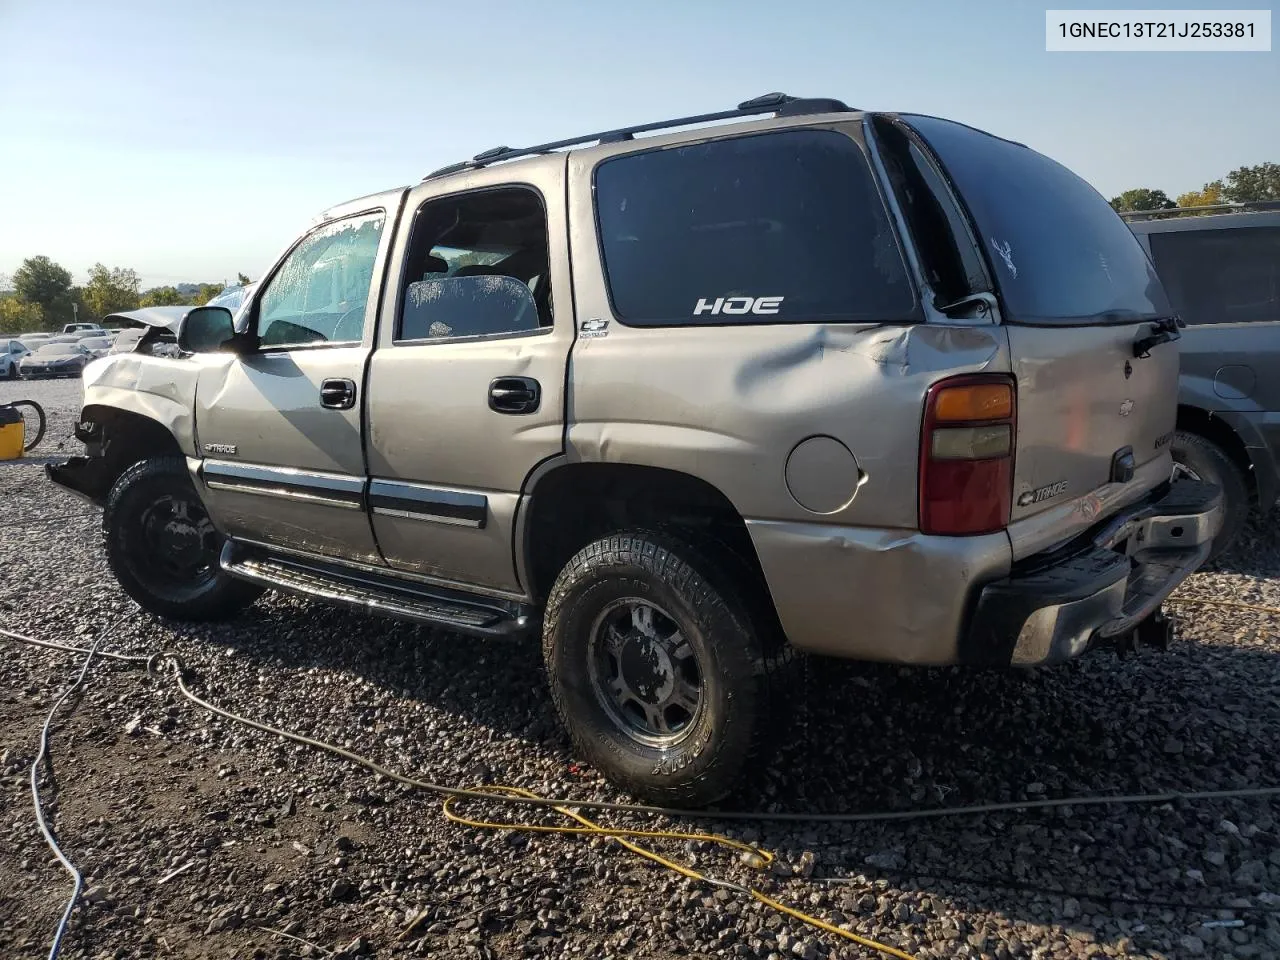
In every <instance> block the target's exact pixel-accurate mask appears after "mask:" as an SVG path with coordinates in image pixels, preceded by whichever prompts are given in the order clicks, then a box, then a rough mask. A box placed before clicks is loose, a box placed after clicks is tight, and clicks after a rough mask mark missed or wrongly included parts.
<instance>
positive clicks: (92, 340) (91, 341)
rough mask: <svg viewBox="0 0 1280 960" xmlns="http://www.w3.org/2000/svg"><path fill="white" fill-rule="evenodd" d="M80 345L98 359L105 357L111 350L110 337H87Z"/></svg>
mask: <svg viewBox="0 0 1280 960" xmlns="http://www.w3.org/2000/svg"><path fill="white" fill-rule="evenodd" d="M80 346H81V347H82V348H84V349H85V350H87V351H89V353H90V354H92V355H93V357H94V358H95V359H96V358H98V357H105V356H106V355H107V354H108V353H109V352H110V351H111V338H110V337H85V338H84V339H83V340H81V341H80Z"/></svg>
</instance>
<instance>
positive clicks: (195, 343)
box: [178, 307, 236, 353]
mask: <svg viewBox="0 0 1280 960" xmlns="http://www.w3.org/2000/svg"><path fill="white" fill-rule="evenodd" d="M235 333H236V331H235V326H234V324H233V323H232V317H231V311H230V310H228V309H227V308H226V307H192V308H191V309H190V310H189V311H188V312H187V315H186V316H185V317H184V318H183V320H182V326H181V327H180V328H179V329H178V347H179V349H181V350H182V351H183V352H185V353H214V352H215V351H217V350H220V349H222V346H223V345H224V344H225V343H227V342H228V341H229V340H231V339H232V338H233V337H234V336H235Z"/></svg>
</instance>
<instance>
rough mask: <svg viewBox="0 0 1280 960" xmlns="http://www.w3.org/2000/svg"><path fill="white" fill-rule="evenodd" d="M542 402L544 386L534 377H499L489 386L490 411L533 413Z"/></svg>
mask: <svg viewBox="0 0 1280 960" xmlns="http://www.w3.org/2000/svg"><path fill="white" fill-rule="evenodd" d="M541 402H542V384H540V383H538V381H537V380H535V379H533V377H498V378H497V379H496V380H494V381H493V382H491V383H490V384H489V409H490V410H493V411H495V412H497V413H533V412H535V411H536V410H537V409H538V405H539V404H540V403H541Z"/></svg>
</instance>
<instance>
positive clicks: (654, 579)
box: [543, 532, 772, 806]
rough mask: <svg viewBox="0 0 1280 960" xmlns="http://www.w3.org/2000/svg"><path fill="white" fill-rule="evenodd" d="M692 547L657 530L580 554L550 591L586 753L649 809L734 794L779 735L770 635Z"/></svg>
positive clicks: (550, 641) (558, 672) (550, 670)
mask: <svg viewBox="0 0 1280 960" xmlns="http://www.w3.org/2000/svg"><path fill="white" fill-rule="evenodd" d="M712 570H713V566H712V565H711V564H710V563H708V561H707V560H706V559H705V558H704V557H703V556H702V555H701V554H700V553H699V551H697V550H696V549H695V548H694V547H693V546H691V545H690V544H688V543H685V542H683V541H681V540H678V539H676V538H674V537H671V536H668V535H665V534H657V533H650V532H633V533H623V534H616V535H613V536H609V537H605V538H603V539H601V540H597V541H596V542H594V543H591V544H589V545H587V546H586V547H584V548H583V549H582V550H580V551H579V552H578V553H577V555H576V556H574V557H573V559H572V560H570V561H569V563H568V564H567V565H566V566H565V568H564V569H563V570H562V571H561V572H560V575H559V577H557V579H556V582H555V584H554V586H553V587H552V589H551V596H550V599H549V600H548V603H547V609H546V617H545V621H544V631H543V656H544V659H545V662H546V668H547V676H548V679H549V681H550V685H551V692H552V697H553V698H554V700H555V703H556V708H557V710H558V711H559V713H560V716H561V718H562V719H563V721H564V723H565V726H566V727H567V728H568V730H569V733H570V735H571V737H572V738H573V741H574V744H575V746H576V747H577V750H578V751H579V752H580V753H581V754H582V755H583V756H584V757H585V758H586V759H587V760H589V761H590V762H591V763H592V764H593V765H594V766H595V767H596V768H597V769H598V770H600V772H601V773H603V774H604V775H605V776H606V777H607V778H608V779H609V780H611V781H612V782H613V783H615V784H617V785H618V786H619V787H621V788H622V789H624V790H626V791H628V792H629V793H632V794H634V795H636V796H638V797H641V798H643V799H645V800H648V801H651V802H656V803H661V804H667V805H674V806H703V805H705V804H709V803H713V802H715V801H716V800H719V799H721V798H722V797H724V796H725V795H726V794H728V793H729V792H731V791H732V790H733V789H734V788H735V787H736V786H737V785H738V783H739V781H740V780H741V778H742V776H743V774H744V773H745V772H746V771H747V769H748V768H749V767H750V766H751V764H752V763H755V762H758V761H759V760H760V759H761V755H762V753H763V745H764V743H765V742H766V739H767V735H768V734H769V732H770V730H769V728H770V726H771V717H772V711H771V710H770V704H769V701H770V690H769V677H768V675H767V659H766V657H765V656H763V651H762V642H761V636H760V633H759V631H758V628H757V625H756V624H755V623H754V622H753V618H752V617H751V616H750V615H749V613H748V612H747V607H746V606H745V605H744V604H743V603H742V602H741V600H740V599H739V598H738V597H737V596H736V594H735V592H734V590H733V587H732V585H729V584H724V585H721V584H717V583H714V582H713V580H712V577H711V573H712Z"/></svg>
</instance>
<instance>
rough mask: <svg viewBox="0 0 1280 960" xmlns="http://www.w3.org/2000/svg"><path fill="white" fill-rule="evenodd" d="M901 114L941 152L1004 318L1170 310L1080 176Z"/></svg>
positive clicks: (1023, 151)
mask: <svg viewBox="0 0 1280 960" xmlns="http://www.w3.org/2000/svg"><path fill="white" fill-rule="evenodd" d="M904 119H906V120H907V122H908V123H910V124H911V126H913V127H915V129H916V130H918V131H919V132H920V134H921V136H923V137H924V138H925V140H926V141H927V142H928V143H929V145H930V146H931V147H932V148H933V149H934V151H935V152H936V153H937V154H938V157H939V159H940V160H941V161H942V165H943V166H944V167H945V168H946V171H947V174H948V175H949V176H950V177H951V179H952V180H953V181H954V183H955V185H956V187H957V189H958V191H959V193H960V195H961V197H962V198H963V200H964V201H965V203H966V204H967V206H968V208H969V212H970V213H971V214H972V215H973V219H974V221H975V222H976V226H977V230H978V237H979V240H980V241H981V244H982V246H983V249H984V252H985V253H986V256H987V259H988V260H989V261H990V263H991V264H992V270H993V273H994V275H995V277H996V280H997V283H998V284H999V286H1000V293H1001V295H1002V296H1003V299H1004V302H1005V307H1006V310H1007V312H1008V314H1009V316H1008V317H1007V319H1008V320H1010V321H1012V322H1022V323H1031V324H1056V323H1061V324H1072V323H1099V322H1107V321H1115V322H1120V323H1131V322H1134V321H1138V320H1147V319H1152V318H1154V317H1165V316H1168V315H1169V314H1170V313H1171V311H1170V309H1169V302H1168V299H1167V298H1166V296H1165V293H1164V290H1163V289H1162V288H1161V286H1160V280H1159V278H1158V277H1157V276H1156V272H1155V270H1154V269H1153V268H1152V266H1151V261H1150V260H1148V259H1147V255H1146V253H1145V252H1143V249H1142V246H1141V245H1140V244H1139V243H1138V241H1137V238H1135V237H1134V235H1133V233H1132V232H1131V231H1130V230H1129V227H1128V226H1127V225H1126V224H1125V222H1124V221H1123V220H1121V219H1120V217H1119V216H1118V215H1117V214H1116V212H1115V211H1114V210H1112V209H1111V205H1110V204H1109V203H1107V201H1106V200H1104V199H1103V198H1102V196H1101V195H1100V194H1099V193H1098V192H1097V191H1096V190H1094V189H1093V187H1091V186H1089V184H1088V183H1086V182H1085V181H1084V180H1082V179H1081V178H1080V177H1078V176H1076V175H1075V174H1074V173H1072V172H1071V171H1070V170H1068V169H1067V168H1066V167H1064V166H1062V165H1061V164H1059V163H1056V162H1055V161H1053V160H1050V159H1049V158H1048V157H1046V156H1044V155H1042V154H1039V153H1036V152H1035V151H1034V150H1031V149H1029V148H1027V147H1024V146H1021V145H1019V144H1016V143H1010V142H1009V141H1007V140H1001V139H999V138H998V137H993V136H991V135H989V134H986V133H982V132H980V131H978V130H974V129H972V128H970V127H965V126H963V125H961V124H958V123H952V122H950V121H947V120H938V119H936V118H933V117H917V116H910V117H905V118H904Z"/></svg>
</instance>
